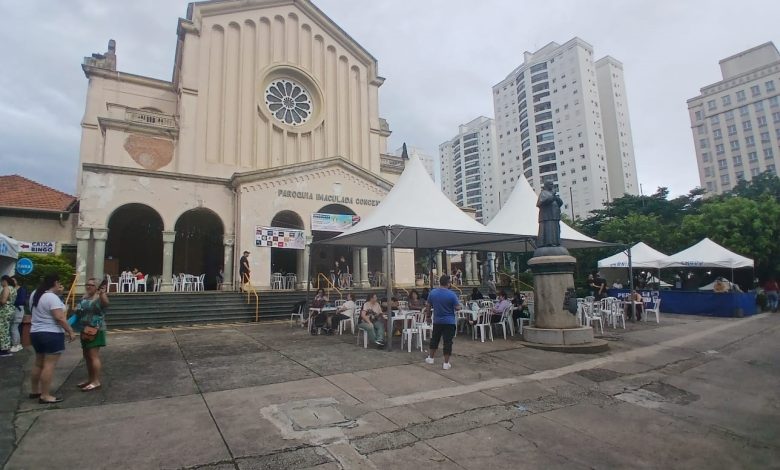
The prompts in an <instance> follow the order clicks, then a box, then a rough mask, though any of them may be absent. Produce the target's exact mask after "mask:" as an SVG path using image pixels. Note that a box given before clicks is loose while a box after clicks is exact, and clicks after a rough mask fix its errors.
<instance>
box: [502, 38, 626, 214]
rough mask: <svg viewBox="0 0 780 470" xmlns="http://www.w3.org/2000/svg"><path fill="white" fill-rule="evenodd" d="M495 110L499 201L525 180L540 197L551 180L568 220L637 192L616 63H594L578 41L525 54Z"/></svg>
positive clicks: (620, 68)
mask: <svg viewBox="0 0 780 470" xmlns="http://www.w3.org/2000/svg"><path fill="white" fill-rule="evenodd" d="M493 104H494V107H495V119H496V123H495V126H496V137H497V141H496V142H497V144H496V146H495V147H496V148H497V149H496V151H497V153H498V159H497V163H496V176H495V177H496V181H495V183H496V184H495V185H494V186H495V187H496V190H497V191H496V193H497V194H496V199H498V200H500V201H505V200H506V199H507V197H508V196H509V194H510V193H511V191H512V189H513V188H514V186H515V184H516V182H517V179H518V178H520V177H523V178H526V179H527V180H528V182H529V183H530V184H531V186H532V187H533V188H534V189H536V190H537V191H538V190H539V187H540V184H541V183H543V182H544V181H548V180H549V181H553V182H554V183H555V184H556V185H557V187H558V190H559V191H560V194H561V197H562V199H563V200H564V202H565V206H564V207H563V209H564V210H565V212H566V214H567V215H569V216H573V217H587V216H588V214H589V213H590V212H591V211H593V210H595V209H600V208H602V207H603V206H604V203H605V202H607V201H608V200H611V199H612V198H616V197H620V196H622V195H624V194H637V193H638V192H639V185H638V183H637V175H636V165H635V162H634V148H633V141H632V137H631V124H630V120H629V115H628V102H627V99H626V91H625V83H624V81H623V66H622V64H621V63H620V62H619V61H617V60H615V59H614V58H612V57H610V56H606V57H604V58H602V59H600V60H597V61H594V60H593V47H592V46H591V45H590V44H588V43H586V42H585V41H583V40H582V39H579V38H574V39H572V40H570V41H568V42H566V43H564V44H562V45H560V44H557V43H554V42H551V43H550V44H548V45H546V46H544V47H543V48H541V49H539V50H538V51H536V52H533V53H531V52H526V53H525V56H524V61H523V63H522V64H521V65H520V66H519V67H517V68H516V69H515V70H513V71H512V73H510V74H509V75H508V76H507V77H506V78H505V79H504V80H503V81H501V82H500V83H498V84H497V85H495V86H494V87H493ZM496 202H497V203H498V202H499V201H496Z"/></svg>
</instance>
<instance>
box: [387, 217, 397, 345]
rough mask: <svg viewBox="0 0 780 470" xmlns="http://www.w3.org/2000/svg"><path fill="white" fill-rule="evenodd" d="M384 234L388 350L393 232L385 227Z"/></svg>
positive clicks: (391, 330)
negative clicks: (385, 244) (385, 241)
mask: <svg viewBox="0 0 780 470" xmlns="http://www.w3.org/2000/svg"><path fill="white" fill-rule="evenodd" d="M385 236H386V237H387V238H386V240H387V246H386V248H387V255H386V256H385V272H386V273H387V274H386V275H385V289H386V295H387V320H386V321H387V324H386V326H385V344H386V345H387V346H385V347H386V348H387V350H388V351H391V350H392V349H393V303H392V300H391V299H392V298H393V282H395V280H394V279H393V271H392V263H393V261H392V258H393V256H392V255H393V232H392V230H391V228H390V227H385Z"/></svg>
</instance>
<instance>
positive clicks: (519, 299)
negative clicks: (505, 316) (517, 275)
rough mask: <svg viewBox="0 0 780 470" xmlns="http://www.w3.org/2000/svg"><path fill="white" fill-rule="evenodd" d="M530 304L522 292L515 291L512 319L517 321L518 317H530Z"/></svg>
mask: <svg viewBox="0 0 780 470" xmlns="http://www.w3.org/2000/svg"><path fill="white" fill-rule="evenodd" d="M527 306H528V305H527V304H526V302H525V296H524V295H523V294H522V293H521V292H515V296H514V297H513V298H512V307H514V308H513V309H512V321H514V322H515V323H516V322H517V319H518V318H529V314H528V312H527V311H526V307H527Z"/></svg>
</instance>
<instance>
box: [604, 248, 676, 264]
mask: <svg viewBox="0 0 780 470" xmlns="http://www.w3.org/2000/svg"><path fill="white" fill-rule="evenodd" d="M630 250H631V265H632V266H633V267H634V268H644V269H661V268H662V267H664V264H665V263H667V262H668V259H669V257H668V256H666V255H665V254H663V253H661V252H660V251H658V250H656V249H654V248H652V247H651V246H649V245H647V244H646V243H644V242H639V243H637V244H636V245H634V246H632V247H631V248H630ZM598 266H599V269H603V268H628V250H623V251H621V252H620V253H616V254H614V255H612V256H610V257H608V258H604V259H602V260H600V261H599V263H598Z"/></svg>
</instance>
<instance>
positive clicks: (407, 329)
mask: <svg viewBox="0 0 780 470" xmlns="http://www.w3.org/2000/svg"><path fill="white" fill-rule="evenodd" d="M419 322H420V313H419V312H418V313H415V314H414V317H413V319H412V324H411V325H408V326H407V325H404V329H403V330H401V348H403V347H404V342H405V343H407V345H408V350H409V352H412V340H414V338H415V337H416V338H417V344H418V345H419V347H420V351H422V350H423V343H422V336H420V333H421V331H420V328H419V327H418V326H417V324H418V323H419Z"/></svg>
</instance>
